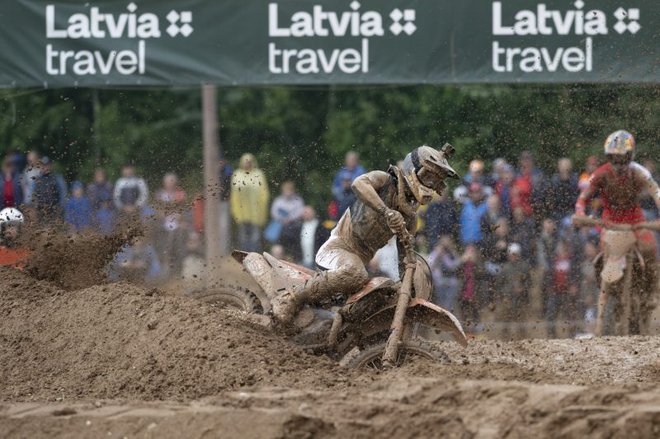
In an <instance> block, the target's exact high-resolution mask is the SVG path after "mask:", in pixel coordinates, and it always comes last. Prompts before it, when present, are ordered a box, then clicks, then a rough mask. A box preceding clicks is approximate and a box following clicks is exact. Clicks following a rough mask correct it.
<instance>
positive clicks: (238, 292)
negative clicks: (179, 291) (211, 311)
mask: <svg viewBox="0 0 660 439" xmlns="http://www.w3.org/2000/svg"><path fill="white" fill-rule="evenodd" d="M189 295H190V296H191V297H193V298H194V299H196V300H199V301H202V302H204V303H208V304H211V305H217V306H221V307H227V308H232V309H236V310H239V311H243V312H246V313H252V314H263V312H264V307H263V305H262V304H261V301H260V300H259V298H258V297H257V295H256V294H254V293H253V292H252V291H250V290H247V289H245V288H239V287H224V286H223V287H216V288H213V289H208V290H207V289H204V290H197V291H193V292H191V293H189Z"/></svg>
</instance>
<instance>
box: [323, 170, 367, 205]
mask: <svg viewBox="0 0 660 439" xmlns="http://www.w3.org/2000/svg"><path fill="white" fill-rule="evenodd" d="M366 173H367V170H366V169H364V167H363V166H362V165H357V166H356V167H355V168H354V169H353V170H352V171H350V170H348V169H347V168H346V166H342V168H341V169H340V170H339V171H338V172H337V173H336V174H335V179H334V180H333V181H332V195H334V197H335V199H337V200H339V199H340V198H341V194H342V191H343V188H342V185H341V181H342V179H343V178H344V176H349V177H350V178H351V183H352V182H353V180H355V179H356V178H358V177H359V176H360V175H362V174H366Z"/></svg>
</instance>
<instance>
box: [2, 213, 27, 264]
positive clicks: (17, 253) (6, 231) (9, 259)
mask: <svg viewBox="0 0 660 439" xmlns="http://www.w3.org/2000/svg"><path fill="white" fill-rule="evenodd" d="M24 222H25V219H24V217H23V214H22V213H21V211H20V210H18V209H16V208H14V207H7V208H5V209H2V210H0V266H9V267H18V268H21V267H22V266H23V264H24V263H25V261H26V259H27V256H28V252H27V250H26V249H24V248H22V247H21V246H20V245H19V238H20V234H21V228H22V227H23V223H24Z"/></svg>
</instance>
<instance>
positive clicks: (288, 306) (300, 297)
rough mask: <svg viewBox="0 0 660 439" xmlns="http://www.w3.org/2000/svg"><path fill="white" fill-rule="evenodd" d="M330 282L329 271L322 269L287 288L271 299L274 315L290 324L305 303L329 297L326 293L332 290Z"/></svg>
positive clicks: (281, 321) (278, 319)
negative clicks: (300, 282)
mask: <svg viewBox="0 0 660 439" xmlns="http://www.w3.org/2000/svg"><path fill="white" fill-rule="evenodd" d="M328 284H329V282H328V272H327V271H322V272H319V273H316V274H315V275H314V276H312V277H311V278H309V279H308V280H307V281H306V282H305V283H304V284H301V285H295V286H293V287H291V288H289V289H287V290H286V291H284V292H283V293H281V294H280V295H278V296H277V297H275V298H274V299H273V300H272V301H271V305H272V309H273V317H275V319H276V320H277V321H278V322H279V323H282V324H285V325H288V324H290V323H291V322H292V321H293V319H294V318H295V317H296V314H298V312H300V310H301V309H302V307H303V306H304V305H305V303H309V302H314V301H318V300H321V299H324V298H325V297H327V294H326V293H328V292H330V291H332V289H331V288H328V287H329V285H328Z"/></svg>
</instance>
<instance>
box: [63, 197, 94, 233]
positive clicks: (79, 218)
mask: <svg viewBox="0 0 660 439" xmlns="http://www.w3.org/2000/svg"><path fill="white" fill-rule="evenodd" d="M92 219H93V216H92V203H91V202H90V201H89V198H87V197H85V196H82V197H80V198H76V197H71V198H69V201H67V203H66V206H65V207H64V220H65V221H66V222H67V223H69V224H70V225H71V226H72V227H73V229H74V230H75V231H76V232H81V231H83V230H85V229H88V228H91V227H92Z"/></svg>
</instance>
